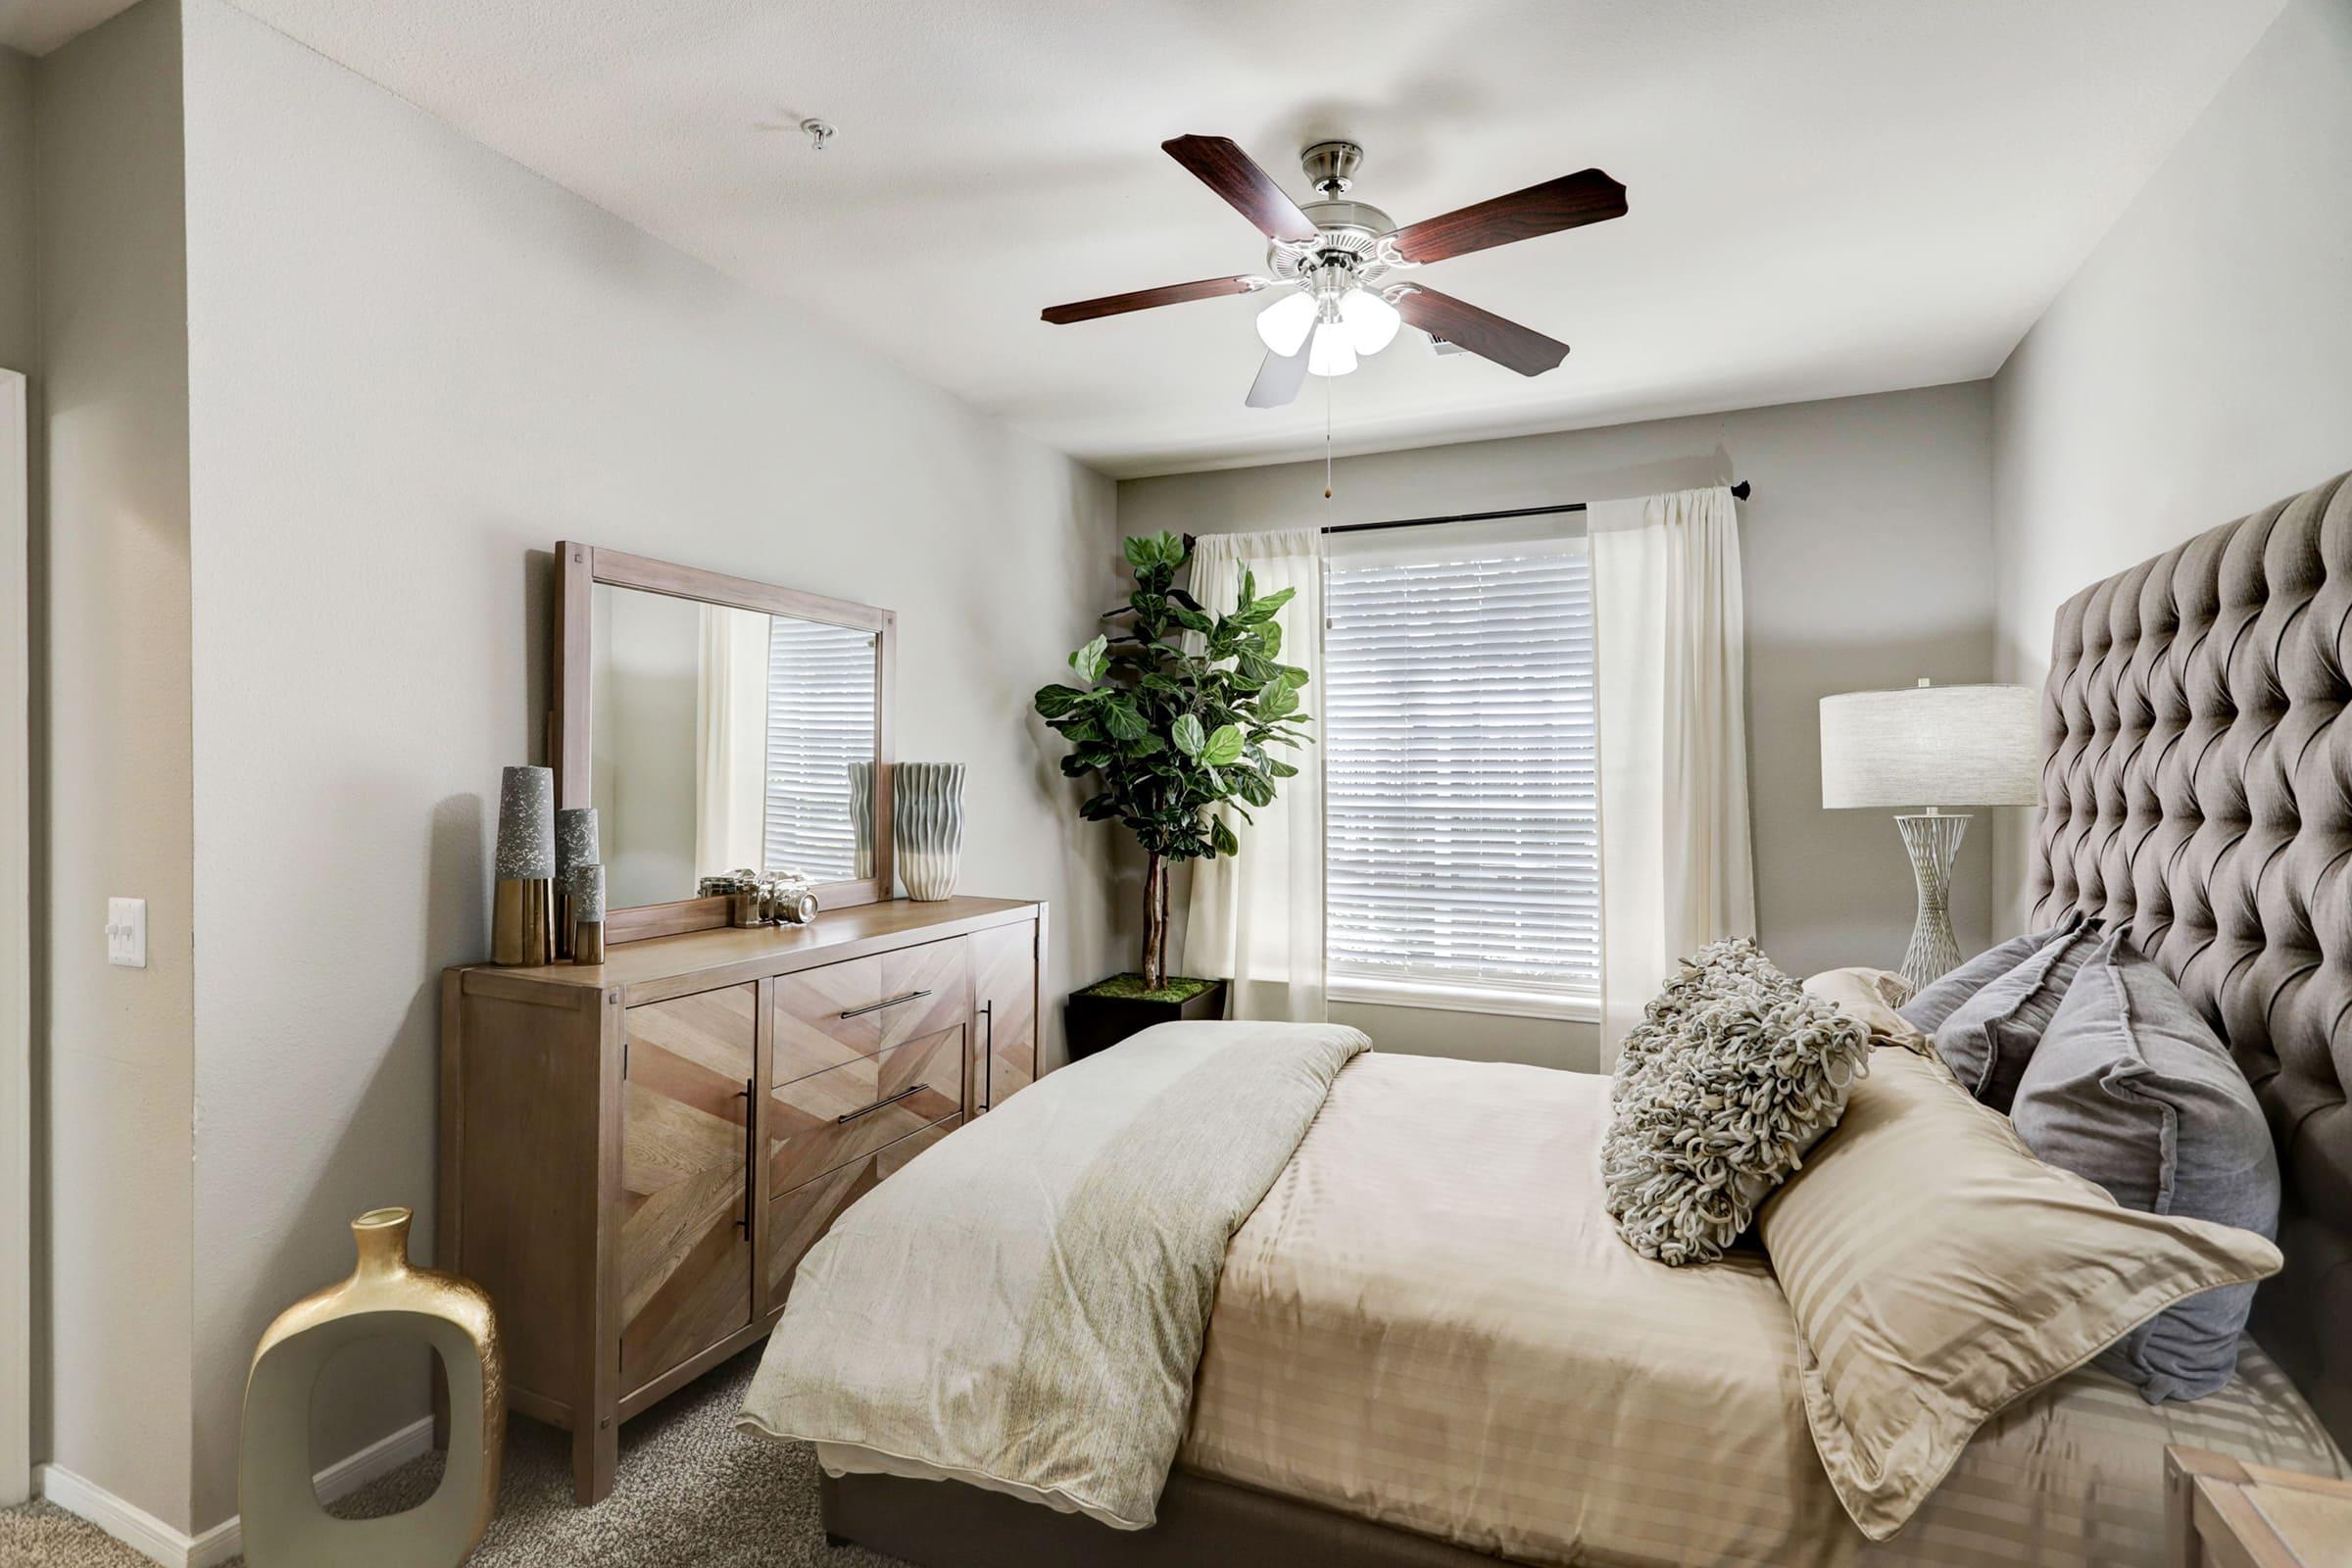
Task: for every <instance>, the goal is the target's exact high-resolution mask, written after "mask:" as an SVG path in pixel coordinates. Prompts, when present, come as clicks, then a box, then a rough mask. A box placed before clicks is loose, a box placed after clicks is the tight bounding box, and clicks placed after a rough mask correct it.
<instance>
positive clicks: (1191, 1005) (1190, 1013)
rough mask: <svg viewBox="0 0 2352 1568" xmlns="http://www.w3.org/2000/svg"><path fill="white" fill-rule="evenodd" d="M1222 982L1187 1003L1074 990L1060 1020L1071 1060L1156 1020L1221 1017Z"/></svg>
mask: <svg viewBox="0 0 2352 1568" xmlns="http://www.w3.org/2000/svg"><path fill="white" fill-rule="evenodd" d="M1225 985H1226V983H1225V982H1224V981H1222V980H1218V981H1214V982H1212V983H1211V984H1210V985H1209V988H1208V989H1207V990H1206V991H1203V992H1201V994H1200V995H1199V996H1197V997H1194V998H1193V999H1191V1000H1190V1001H1188V1002H1153V1001H1150V1000H1147V999H1145V998H1143V997H1105V996H1100V995H1090V994H1089V993H1087V992H1084V991H1073V992H1071V993H1070V1001H1069V1010H1068V1012H1067V1013H1066V1014H1065V1015H1064V1017H1063V1019H1062V1022H1063V1034H1064V1036H1065V1038H1066V1039H1067V1040H1068V1043H1069V1048H1070V1059H1071V1060H1072V1061H1080V1060H1083V1059H1085V1058H1086V1057H1088V1056H1091V1055H1093V1054H1095V1053H1096V1052H1098V1051H1107V1050H1109V1049H1110V1048H1111V1047H1112V1046H1115V1045H1117V1044H1118V1043H1119V1042H1120V1041H1122V1040H1124V1039H1126V1038H1127V1037H1128V1036H1129V1035H1133V1034H1141V1033H1143V1032H1144V1031H1145V1030H1146V1029H1149V1028H1151V1027H1152V1025H1153V1024H1155V1023H1171V1022H1173V1021H1175V1020H1176V1019H1178V1018H1222V1017H1224V1016H1225Z"/></svg>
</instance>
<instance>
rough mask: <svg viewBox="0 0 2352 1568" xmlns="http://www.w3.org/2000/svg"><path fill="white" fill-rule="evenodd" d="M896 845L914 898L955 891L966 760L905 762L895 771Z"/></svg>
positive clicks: (893, 815) (893, 839)
mask: <svg viewBox="0 0 2352 1568" xmlns="http://www.w3.org/2000/svg"><path fill="white" fill-rule="evenodd" d="M890 799H891V845H892V847H893V849H894V850H895V851H896V852H897V855H898V862H899V863H898V872H899V880H900V881H902V882H904V883H906V884H907V897H908V898H910V899H927V900H928V899H946V898H952V897H954V896H955V893H956V871H957V870H958V869H960V867H961V865H962V863H963V764H962V763H961V762H901V763H899V764H898V765H897V766H895V767H894V768H892V769H891V774H890Z"/></svg>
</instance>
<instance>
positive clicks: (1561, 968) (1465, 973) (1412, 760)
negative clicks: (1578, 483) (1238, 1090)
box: [1321, 516, 1600, 1016]
mask: <svg viewBox="0 0 2352 1568" xmlns="http://www.w3.org/2000/svg"><path fill="white" fill-rule="evenodd" d="M1533 520H1534V521H1536V522H1540V523H1541V524H1542V527H1541V528H1535V527H1531V526H1530V522H1529V521H1527V520H1520V521H1514V522H1512V523H1510V524H1508V525H1506V526H1504V527H1496V526H1495V525H1491V524H1478V523H1460V524H1452V525H1448V526H1445V527H1434V528H1428V529H1411V530H1397V531H1395V532H1385V531H1384V532H1375V533H1364V534H1358V535H1354V536H1353V537H1352V538H1349V537H1348V536H1345V535H1341V536H1335V537H1334V539H1333V541H1332V543H1333V551H1332V555H1331V559H1330V564H1329V577H1328V580H1327V587H1326V611H1327V613H1328V615H1329V617H1330V624H1329V628H1328V631H1327V633H1326V636H1325V656H1324V662H1325V672H1324V682H1325V687H1324V697H1323V702H1322V705H1321V716H1322V718H1323V723H1322V726H1321V728H1322V731H1323V739H1324V745H1325V746H1326V747H1327V748H1328V754H1327V756H1326V757H1325V759H1324V767H1325V778H1326V789H1327V795H1328V813H1329V820H1328V827H1327V829H1326V831H1327V835H1328V866H1329V869H1328V873H1327V874H1328V878H1329V886H1328V890H1327V900H1328V913H1327V916H1326V919H1327V922H1328V925H1327V932H1328V941H1329V948H1330V965H1331V974H1332V994H1333V995H1334V996H1335V997H1341V998H1353V999H1355V1000H1359V1001H1393V1002H1420V1003H1424V1004H1434V1005H1452V1006H1457V1007H1468V1008H1475V1009H1476V1010H1482V1011H1514V1012H1534V1013H1539V1014H1548V1015H1565V1016H1583V1015H1590V1014H1591V1012H1592V1008H1593V1003H1594V1002H1595V1001H1596V1000H1597V998H1598V995H1599V991H1600V835H1599V819H1598V809H1597V779H1596V777H1595V773H1594V728H1593V596H1592V575H1591V570H1590V566H1589V559H1588V556H1587V554H1586V550H1585V541H1584V539H1583V537H1582V536H1581V535H1579V536H1575V537H1562V535H1561V532H1560V526H1561V519H1560V518H1559V517H1557V516H1547V517H1544V518H1540V519H1533ZM1359 542H1360V543H1359Z"/></svg>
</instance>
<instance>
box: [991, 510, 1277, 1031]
mask: <svg viewBox="0 0 2352 1568" xmlns="http://www.w3.org/2000/svg"><path fill="white" fill-rule="evenodd" d="M1126 553H1127V564H1128V565H1129V567H1131V568H1132V569H1133V570H1134V572H1135V592H1133V593H1132V594H1129V595H1128V596H1127V603H1126V604H1125V605H1124V606H1122V607H1121V608H1119V609H1117V610H1114V611H1112V612H1110V613H1108V614H1106V615H1104V616H1103V619H1104V620H1106V621H1110V622H1111V623H1112V627H1111V630H1110V631H1108V632H1106V633H1104V634H1103V635H1102V636H1100V637H1097V638H1096V639H1095V640H1094V641H1092V642H1090V643H1088V644H1087V645H1086V646H1085V647H1084V648H1081V649H1079V650H1078V651H1077V652H1076V653H1074V654H1072V655H1070V668H1071V669H1073V670H1075V671H1076V672H1077V675H1078V679H1079V680H1080V681H1081V682H1083V684H1081V685H1054V686H1048V687H1045V688H1044V689H1042V690H1041V691H1039V692H1038V694H1037V697H1036V705H1037V711H1038V712H1039V714H1040V715H1042V716H1043V717H1044V719H1045V721H1046V722H1047V724H1049V725H1051V726H1052V727H1053V728H1054V729H1056V730H1058V731H1060V732H1061V735H1062V738H1063V739H1065V740H1067V741H1068V742H1069V743H1070V754H1069V755H1068V756H1067V757H1065V758H1063V759H1062V760H1061V770H1062V772H1063V773H1065V774H1067V775H1068V776H1070V777H1071V778H1085V777H1088V776H1090V775H1091V776H1092V777H1093V778H1094V779H1095V781H1096V783H1097V785H1098V791H1097V793H1096V794H1094V795H1092V796H1090V797H1088V799H1087V802H1086V804H1085V805H1083V806H1081V807H1080V808H1079V813H1080V814H1081V815H1083V816H1085V817H1086V818H1087V819H1088V820H1090V821H1097V822H1103V821H1116V822H1119V823H1121V824H1123V825H1124V826H1125V827H1126V828H1127V830H1128V831H1129V832H1131V833H1133V834H1134V835H1135V837H1136V842H1137V843H1139V844H1141V845H1142V846H1143V849H1144V854H1145V855H1146V856H1147V857H1149V869H1148V870H1147V871H1146V873H1145V877H1144V962H1143V973H1144V985H1145V988H1146V989H1147V990H1151V991H1156V990H1158V989H1159V988H1160V986H1161V984H1162V983H1163V982H1164V981H1165V979H1166V978H1167V958H1168V954H1167V948H1168V864H1169V862H1170V861H1173V860H1198V859H1213V858H1216V857H1218V856H1220V855H1238V854H1240V853H1241V848H1242V846H1241V842H1240V840H1239V839H1237V838H1236V837H1235V836H1234V831H1233V828H1232V827H1231V826H1230V825H1229V824H1228V823H1227V822H1226V820H1225V819H1224V817H1223V816H1221V815H1219V814H1217V813H1216V812H1214V811H1212V810H1211V809H1210V808H1212V807H1214V806H1216V805H1218V804H1219V803H1221V802H1231V803H1232V805H1233V809H1234V810H1235V812H1236V813H1238V814H1239V815H1240V816H1241V817H1242V819H1243V820H1245V821H1249V820H1250V807H1253V806H1260V807H1262V806H1270V805H1272V804H1273V801H1274V789H1275V784H1276V783H1277V781H1279V780H1281V779H1286V778H1291V777H1294V776H1295V775H1297V773H1298V771H1299V769H1298V767H1297V766H1296V765H1295V764H1293V763H1291V762H1287V761H1284V760H1281V759H1279V758H1277V757H1275V756H1273V755H1271V753H1270V752H1269V751H1268V748H1270V747H1285V748H1294V749H1295V748H1297V747H1299V746H1301V745H1304V744H1308V743H1309V737H1308V735H1307V733H1306V726H1307V724H1308V723H1309V722H1310V720H1309V719H1308V717H1307V715H1306V714H1305V713H1303V712H1300V711H1299V690H1300V688H1302V687H1303V686H1305V685H1306V671H1305V670H1303V669H1300V668H1299V666H1298V665H1296V664H1285V663H1282V662H1279V659H1280V656H1281V653H1282V627H1281V626H1280V625H1278V624H1277V623H1276V621H1275V619H1274V616H1275V613H1276V612H1277V611H1279V610H1281V609H1282V607H1283V606H1284V605H1286V604H1288V603H1289V602H1290V599H1291V595H1292V593H1293V592H1294V591H1295V590H1293V589H1289V588H1285V589H1283V590H1281V591H1280V592H1279V593H1271V594H1267V595H1266V596H1265V597H1264V598H1262V599H1261V598H1259V597H1258V593H1257V579H1256V577H1255V575H1254V574H1252V573H1251V572H1250V568H1249V567H1248V566H1244V567H1243V568H1242V581H1241V598H1240V602H1239V603H1238V604H1237V605H1236V606H1235V607H1234V610H1233V613H1231V614H1226V615H1212V614H1210V613H1208V612H1207V611H1205V610H1203V609H1201V602H1200V601H1199V600H1197V599H1195V598H1194V597H1193V596H1192V595H1191V594H1189V593H1187V592H1186V591H1185V590H1184V589H1182V588H1179V587H1177V586H1175V582H1176V574H1177V572H1179V571H1181V570H1182V569H1183V568H1184V566H1185V564H1187V563H1188V562H1190V561H1191V560H1192V555H1193V541H1192V538H1191V536H1190V535H1185V536H1183V537H1179V536H1177V535H1176V534H1173V533H1161V534H1146V535H1141V536H1138V537H1136V538H1133V539H1129V540H1128V541H1126ZM1186 633H1191V634H1192V640H1191V641H1190V642H1189V643H1188V641H1187V639H1186V635H1185V634H1186Z"/></svg>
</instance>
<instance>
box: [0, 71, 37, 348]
mask: <svg viewBox="0 0 2352 1568" xmlns="http://www.w3.org/2000/svg"><path fill="white" fill-rule="evenodd" d="M32 69H33V68H32V61H31V60H29V59H28V58H26V57H25V56H24V55H21V54H19V53H17V51H15V50H14V49H8V48H0V367H4V368H8V369H11V370H16V371H20V372H22V373H24V374H25V375H30V374H31V373H32V369H33V357H34V354H35V352H36V349H37V346H38V344H39V342H40V329H39V324H38V322H36V321H35V320H34V319H33V301H34V298H35V296H34V292H33V286H32V277H33V271H32V270H33V248H32V179H33V174H32Z"/></svg>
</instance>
